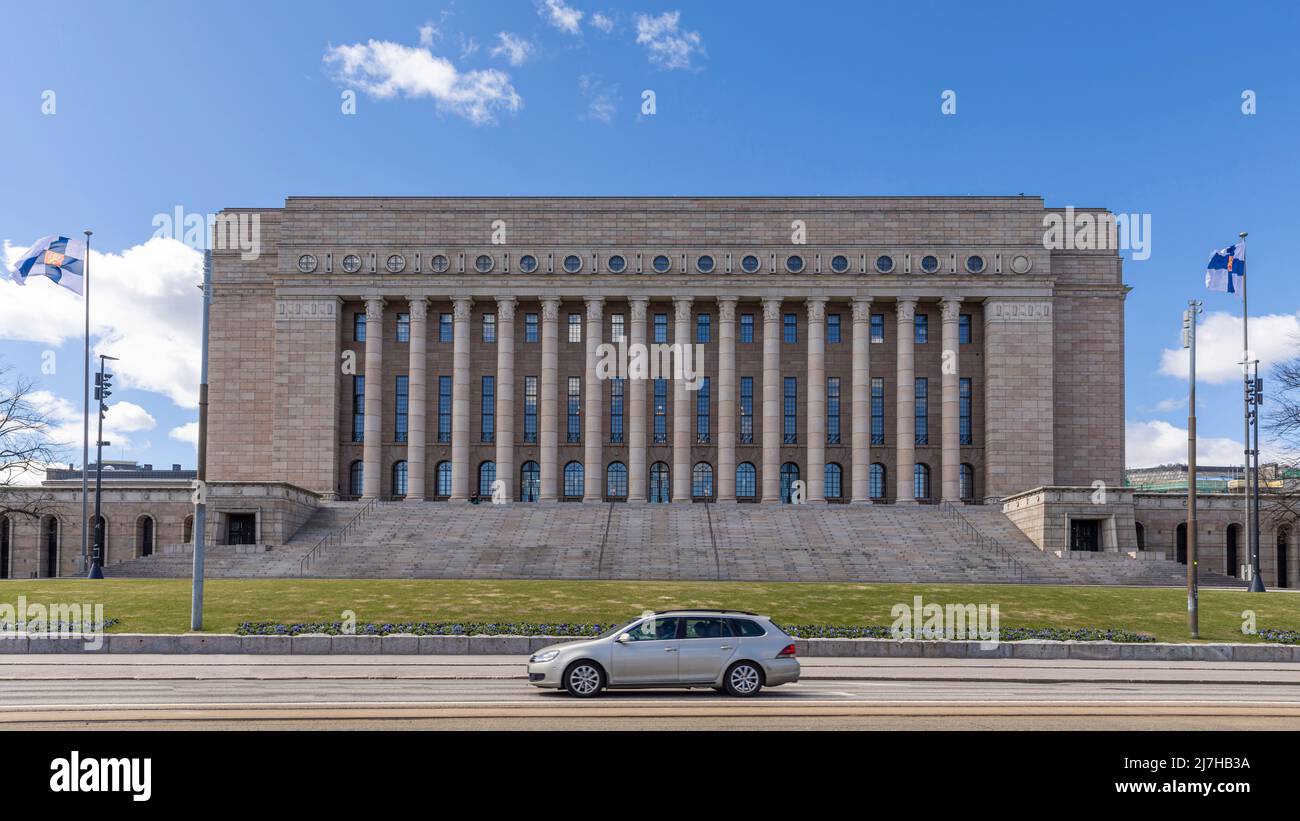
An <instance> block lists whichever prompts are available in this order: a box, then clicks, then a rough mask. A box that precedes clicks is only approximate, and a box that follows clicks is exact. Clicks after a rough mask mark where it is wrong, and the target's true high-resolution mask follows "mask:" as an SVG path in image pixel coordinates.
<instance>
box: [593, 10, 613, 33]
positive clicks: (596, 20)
mask: <svg viewBox="0 0 1300 821" xmlns="http://www.w3.org/2000/svg"><path fill="white" fill-rule="evenodd" d="M591 25H592V28H597V29H600V30H601V31H603V32H605V33H606V34H609V33H610V32H611V31H613V30H614V19H613V18H612V17H608V16H606V15H604V14H601V13H600V12H596V13H595V14H593V15H591Z"/></svg>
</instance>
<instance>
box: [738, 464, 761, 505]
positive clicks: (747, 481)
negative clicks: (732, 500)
mask: <svg viewBox="0 0 1300 821" xmlns="http://www.w3.org/2000/svg"><path fill="white" fill-rule="evenodd" d="M757 480H758V471H757V470H755V468H754V466H753V465H752V464H750V463H749V462H741V463H740V464H738V465H736V498H737V499H753V498H754V497H755V496H756V495H758V481H757Z"/></svg>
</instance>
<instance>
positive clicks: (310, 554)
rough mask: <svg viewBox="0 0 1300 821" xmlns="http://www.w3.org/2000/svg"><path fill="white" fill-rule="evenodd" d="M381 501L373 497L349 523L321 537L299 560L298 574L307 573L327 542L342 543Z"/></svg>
mask: <svg viewBox="0 0 1300 821" xmlns="http://www.w3.org/2000/svg"><path fill="white" fill-rule="evenodd" d="M381 501H382V500H380V499H371V500H370V501H368V502H366V503H365V504H364V505H362V506H361V509H360V510H358V511H357V513H356V515H355V516H353V517H352V518H351V519H349V520H348V523H347V524H345V525H343V527H341V528H339V529H338V530H336V531H334V532H333V533H327V534H325V535H324V536H323V537H322V538H321V540H320V541H319V542H317V543H316V544H315V545H314V546H313V547H312V549H311V550H308V551H307V554H306V555H305V556H303V557H302V559H300V560H299V561H298V575H299V576H303V575H305V574H306V572H307V566H308V565H310V564H312V563H313V562H314V561H315V560H316V559H317V558H318V555H321V554H323V553H324V551H325V547H326V545H327V544H329V543H332V542H340V543H341V542H342V541H343V539H344V537H346V536H347V535H348V534H350V533H351V532H352V529H353V528H354V527H356V526H357V525H358V524H360V523H361V522H362V521H363V520H364V519H365V518H366V517H367V516H369V515H370V513H371V511H372V510H374V508H375V506H376V505H377V504H379V503H380V502H381Z"/></svg>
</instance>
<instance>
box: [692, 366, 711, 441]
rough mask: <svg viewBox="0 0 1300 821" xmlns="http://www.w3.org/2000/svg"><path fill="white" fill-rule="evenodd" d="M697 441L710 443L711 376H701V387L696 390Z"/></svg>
mask: <svg viewBox="0 0 1300 821" xmlns="http://www.w3.org/2000/svg"><path fill="white" fill-rule="evenodd" d="M695 441H696V442H697V443H698V444H701V445H707V444H708V443H709V378H708V377H707V376H702V377H700V387H699V389H698V390H696V391H695Z"/></svg>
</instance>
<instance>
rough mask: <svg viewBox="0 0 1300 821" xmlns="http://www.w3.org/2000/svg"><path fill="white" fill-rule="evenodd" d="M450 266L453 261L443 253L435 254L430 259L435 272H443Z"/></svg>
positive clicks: (430, 266) (430, 265)
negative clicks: (448, 259)
mask: <svg viewBox="0 0 1300 821" xmlns="http://www.w3.org/2000/svg"><path fill="white" fill-rule="evenodd" d="M449 267H451V263H450V262H448V261H447V258H446V257H445V256H443V255H442V254H435V255H434V257H433V259H431V260H429V268H431V269H432V270H433V272H434V273H435V274H441V273H442V272H443V271H446V270H447V269H448V268H449Z"/></svg>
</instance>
